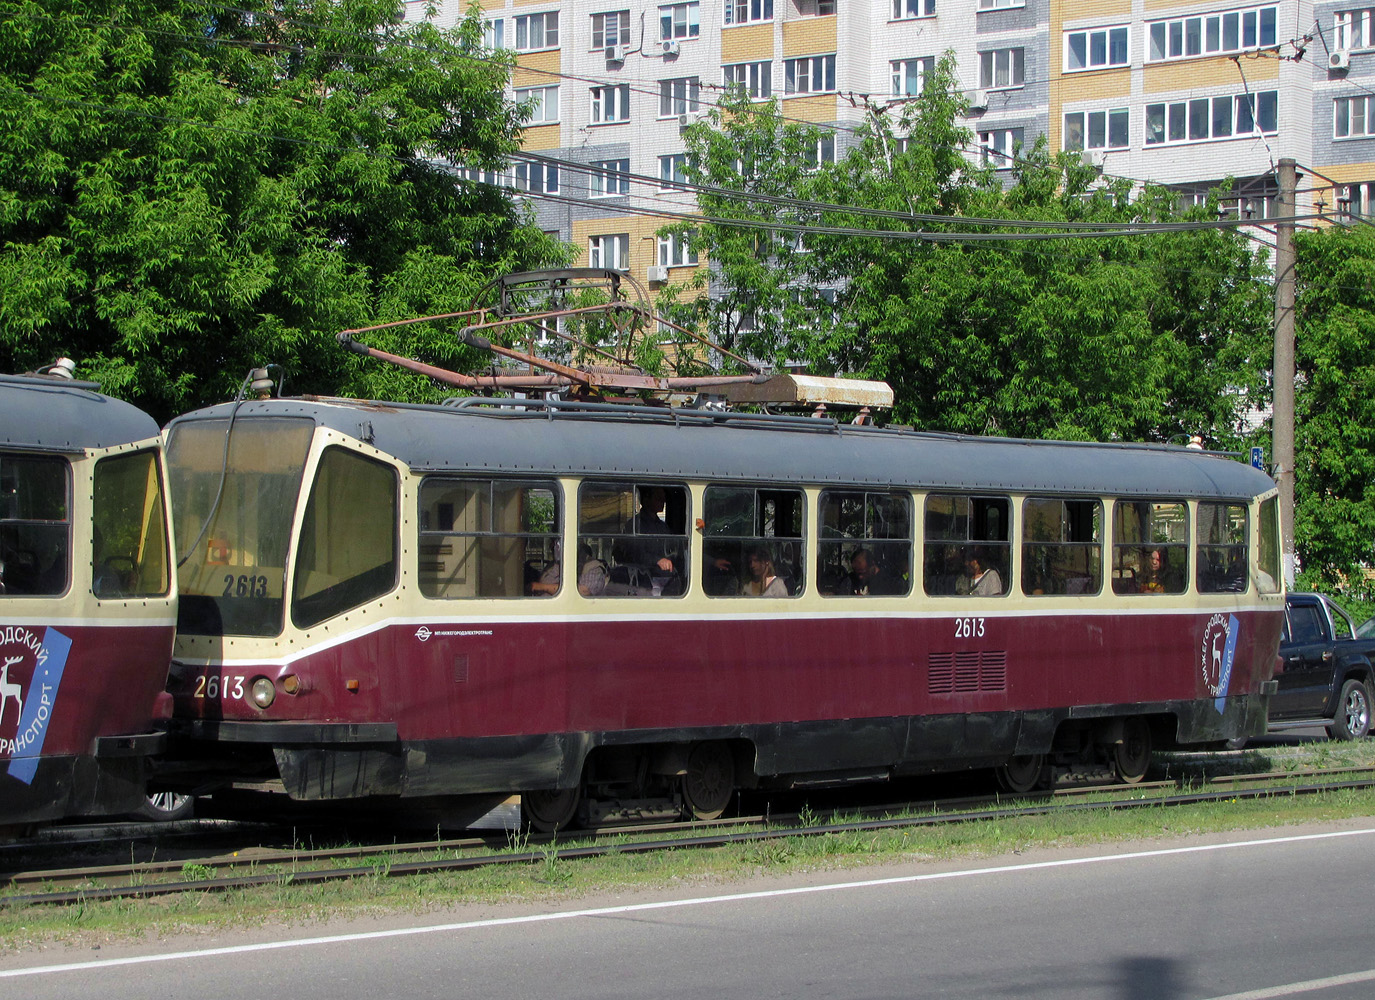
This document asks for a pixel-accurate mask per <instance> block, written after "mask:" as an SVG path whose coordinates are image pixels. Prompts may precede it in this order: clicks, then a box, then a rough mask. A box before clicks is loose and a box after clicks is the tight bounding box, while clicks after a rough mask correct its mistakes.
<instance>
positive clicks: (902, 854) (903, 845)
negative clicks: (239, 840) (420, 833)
mask: <svg viewBox="0 0 1375 1000" xmlns="http://www.w3.org/2000/svg"><path fill="white" fill-rule="evenodd" d="M1229 759H1230V760H1231V761H1232V762H1233V763H1235V762H1236V757H1235V755H1232V756H1231V757H1230V758H1229ZM1208 760H1209V758H1208V757H1207V755H1197V754H1187V755H1184V754H1181V755H1173V756H1167V757H1165V758H1163V760H1162V764H1163V770H1164V772H1166V773H1168V774H1169V775H1170V776H1171V777H1180V776H1185V777H1191V776H1192V775H1194V774H1201V772H1202V771H1203V769H1204V768H1205V767H1206V766H1207V764H1208ZM1242 760H1243V762H1244V763H1245V764H1246V765H1247V767H1246V768H1244V769H1245V770H1252V771H1256V772H1260V771H1283V770H1286V769H1289V770H1296V769H1298V768H1300V767H1343V766H1360V765H1364V764H1372V763H1375V741H1369V742H1364V743H1356V744H1335V743H1332V744H1328V743H1318V744H1313V745H1310V746H1306V747H1293V748H1289V747H1281V748H1274V747H1267V748H1264V749H1263V750H1257V751H1250V752H1248V753H1247V754H1245V755H1244V756H1243V758H1242ZM1153 776H1154V775H1153ZM1112 791H1115V792H1116V793H1117V794H1118V795H1120V794H1121V792H1122V788H1121V786H1117V788H1116V789H1105V792H1112ZM1369 816H1375V791H1363V790H1362V791H1352V790H1334V791H1332V792H1327V793H1324V794H1322V795H1313V796H1303V797H1287V798H1275V799H1267V800H1259V801H1236V800H1231V801H1227V802H1223V803H1210V804H1205V805H1197V806H1187V807H1163V806H1162V807H1149V806H1147V807H1143V808H1140V809H1136V810H1131V811H1126V812H1114V813H1096V812H1092V811H1087V812H1086V811H1075V812H1066V813H1054V814H1051V815H1042V816H1028V817H1016V818H999V819H996V820H991V821H987V822H980V823H961V824H957V825H952V826H939V827H929V828H913V829H905V830H904V829H894V830H885V831H879V832H874V831H863V832H861V831H847V832H842V833H836V834H826V835H815V836H797V837H788V838H785V839H781V840H774V841H761V842H755V843H746V844H739V845H732V846H727V847H719V848H710V849H701V850H681V851H679V850H672V851H661V852H658V853H654V854H643V855H642V854H622V855H611V856H607V857H602V858H595V859H585V860H577V861H568V860H565V859H562V858H559V857H557V856H556V855H555V854H554V852H553V851H552V850H551V849H540V848H538V847H534V848H533V850H534V851H535V853H536V855H537V860H535V861H533V862H531V863H530V864H524V865H520V866H519V867H508V868H489V869H479V870H476V871H468V872H447V873H440V874H432V875H419V876H407V877H400V878H394V879H392V878H387V877H385V876H386V874H387V869H388V867H389V865H390V862H391V859H390V858H389V856H388V855H386V854H385V853H379V854H378V855H377V856H375V857H372V858H369V859H367V860H366V861H360V864H361V865H365V866H369V867H371V869H372V870H371V873H370V874H369V875H368V876H365V877H360V878H355V879H352V880H350V881H347V882H335V883H328V884H322V885H284V886H269V887H262V888H252V889H239V890H233V891H230V892H220V893H207V892H186V893H180V894H177V895H173V896H167V897H160V898H158V899H153V900H115V901H110V902H87V903H85V904H81V905H77V906H69V907H22V906H15V907H4V906H0V953H3V954H14V953H17V952H23V951H27V950H29V949H31V948H34V947H36V946H40V945H51V944H69V945H74V946H81V947H87V948H89V947H94V946H97V945H99V944H102V943H107V942H113V941H132V940H139V939H152V938H157V937H160V936H165V935H170V934H178V933H209V932H213V931H219V930H233V929H252V928H258V927H262V926H274V925H280V926H288V925H289V926H295V927H299V926H301V925H309V924H312V923H321V922H324V921H326V920H330V919H349V918H357V917H362V916H369V915H374V916H375V915H383V914H418V915H423V914H426V913H432V912H440V911H449V910H452V909H454V908H456V907H460V906H463V905H467V904H486V905H492V904H501V903H509V902H535V903H545V904H550V905H553V904H558V903H562V902H564V901H569V900H575V899H580V898H583V897H587V896H590V895H594V894H598V893H619V892H628V891H637V890H665V889H669V890H672V889H679V890H682V889H688V890H693V889H708V890H709V889H711V888H713V887H720V886H726V885H730V884H732V883H737V882H740V881H743V880H746V879H751V878H757V877H760V876H764V877H771V876H773V877H783V876H788V875H797V874H804V873H812V872H827V871H836V872H841V871H845V870H846V869H851V868H856V867H861V866H870V865H884V864H903V863H911V862H948V861H961V860H968V861H974V862H980V861H983V860H986V859H989V858H995V857H999V856H1003V855H1007V854H1011V853H1013V852H1020V851H1026V850H1030V849H1036V848H1065V847H1091V846H1097V845H1103V844H1110V843H1113V842H1118V841H1135V840H1156V841H1158V840H1162V839H1172V838H1179V837H1184V836H1189V835H1196V834H1207V833H1225V832H1228V831H1237V830H1255V829H1264V828H1270V827H1284V826H1293V825H1298V824H1304V823H1321V822H1330V821H1339V820H1345V819H1352V818H1363V817H1369ZM857 818H858V817H856V816H845V815H839V816H837V815H833V814H830V813H820V812H818V811H816V810H815V809H813V808H812V807H810V806H809V807H807V808H806V809H805V811H804V822H803V823H802V824H800V825H802V826H817V825H820V824H823V823H830V822H846V821H847V820H855V819H857ZM569 843H576V841H570V842H569ZM528 849H532V848H531V845H530V844H529V840H528V838H527V837H524V836H522V835H512V837H511V839H510V841H509V850H512V851H524V850H528ZM438 853H439V852H438V851H436V855H438ZM200 867H201V866H199V865H195V864H194V863H189V864H188V865H187V866H186V867H185V868H184V869H183V872H182V875H183V876H184V877H186V878H188V879H195V878H197V877H204V876H203V874H202V873H201V872H200V871H198V870H197V869H199V868H200Z"/></svg>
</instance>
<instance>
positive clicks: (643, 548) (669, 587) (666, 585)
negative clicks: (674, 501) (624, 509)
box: [628, 486, 682, 597]
mask: <svg viewBox="0 0 1375 1000" xmlns="http://www.w3.org/2000/svg"><path fill="white" fill-rule="evenodd" d="M635 491H636V493H637V494H638V495H639V500H640V509H639V510H638V511H636V512H635V517H634V518H633V519H632V521H631V524H632V525H633V531H634V533H635V534H636V535H675V536H676V535H678V534H679V533H678V532H675V531H674V530H673V529H672V528H670V527H669V525H668V522H667V521H665V520H664V507H665V506H666V504H667V492H666V491H665V490H664V488H663V487H662V486H637V487H636V488H635ZM680 514H681V512H680ZM680 519H681V518H680ZM628 554H630V553H628ZM630 555H631V556H632V558H631V561H634V562H638V563H639V564H641V565H643V566H645V567H647V568H648V569H649V571H650V573H651V575H652V576H653V577H654V578H655V580H654V594H655V596H656V597H657V596H661V595H662V596H676V595H677V594H680V593H682V553H681V552H675V551H671V550H670V546H669V544H667V543H664V542H656V541H644V542H641V543H639V544H638V545H635V546H634V552H633V554H630Z"/></svg>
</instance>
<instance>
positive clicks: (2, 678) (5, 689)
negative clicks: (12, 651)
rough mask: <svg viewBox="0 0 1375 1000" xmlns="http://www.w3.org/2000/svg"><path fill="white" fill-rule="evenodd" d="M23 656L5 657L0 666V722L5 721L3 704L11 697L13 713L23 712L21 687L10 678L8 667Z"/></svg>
mask: <svg viewBox="0 0 1375 1000" xmlns="http://www.w3.org/2000/svg"><path fill="white" fill-rule="evenodd" d="M23 659H24V658H23V657H22V656H7V657H5V666H4V667H3V668H0V722H4V721H5V706H6V705H8V704H9V701H10V699H11V698H13V699H14V705H15V714H16V715H18V716H22V715H23V714H24V697H23V689H22V688H20V686H19V682H18V681H12V680H10V667H12V666H14V665H15V664H16V663H19V662H20V661H22V660H23Z"/></svg>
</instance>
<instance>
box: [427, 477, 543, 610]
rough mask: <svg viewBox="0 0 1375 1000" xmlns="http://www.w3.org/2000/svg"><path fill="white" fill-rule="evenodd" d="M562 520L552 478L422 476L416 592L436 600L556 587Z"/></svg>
mask: <svg viewBox="0 0 1375 1000" xmlns="http://www.w3.org/2000/svg"><path fill="white" fill-rule="evenodd" d="M562 523H563V522H562V520H561V518H560V516H559V489H558V485H557V484H556V483H554V482H553V481H552V480H537V481H518V480H509V479H448V478H442V477H438V476H434V477H431V478H429V479H426V480H425V482H424V483H422V484H421V486H420V552H419V560H420V562H419V566H418V567H417V569H418V573H417V576H418V579H419V581H420V592H421V593H422V594H424V595H425V596H426V597H434V598H439V599H442V600H455V599H463V598H473V597H498V598H501V597H527V596H548V595H552V594H556V593H558V591H559V587H560V585H559V580H560V574H561V571H562V567H561V566H560V564H559V559H558V539H559V535H560V532H561V531H562V530H563V529H562Z"/></svg>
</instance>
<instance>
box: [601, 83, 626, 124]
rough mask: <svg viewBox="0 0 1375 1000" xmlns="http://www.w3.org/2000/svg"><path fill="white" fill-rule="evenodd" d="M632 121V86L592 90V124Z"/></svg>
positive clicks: (622, 85) (621, 85) (619, 85)
mask: <svg viewBox="0 0 1375 1000" xmlns="http://www.w3.org/2000/svg"><path fill="white" fill-rule="evenodd" d="M628 121H630V84H628V83H622V84H618V85H616V86H612V87H593V88H592V124H593V125H605V124H607V123H609V122H628Z"/></svg>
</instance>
